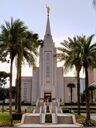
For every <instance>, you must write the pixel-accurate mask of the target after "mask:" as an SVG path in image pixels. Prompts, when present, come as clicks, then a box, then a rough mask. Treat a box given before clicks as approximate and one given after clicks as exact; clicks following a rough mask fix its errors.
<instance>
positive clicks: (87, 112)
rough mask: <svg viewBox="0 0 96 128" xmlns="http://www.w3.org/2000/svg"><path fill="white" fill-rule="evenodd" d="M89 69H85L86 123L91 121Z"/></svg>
mask: <svg viewBox="0 0 96 128" xmlns="http://www.w3.org/2000/svg"><path fill="white" fill-rule="evenodd" d="M87 69H88V68H86V67H85V89H86V114H87V116H86V121H88V120H90V103H89V102H90V101H89V99H90V96H89V89H88V70H87Z"/></svg>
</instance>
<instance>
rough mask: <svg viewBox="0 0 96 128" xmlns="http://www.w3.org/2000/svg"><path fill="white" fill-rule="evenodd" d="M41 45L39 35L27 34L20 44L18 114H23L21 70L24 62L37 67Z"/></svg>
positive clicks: (28, 32)
mask: <svg viewBox="0 0 96 128" xmlns="http://www.w3.org/2000/svg"><path fill="white" fill-rule="evenodd" d="M39 45H40V40H38V34H36V33H32V32H30V31H27V32H26V35H25V38H24V40H23V41H22V42H21V43H20V44H19V47H18V53H17V104H18V106H17V112H18V113H20V112H21V70H22V62H23V61H24V60H26V61H27V62H28V64H29V65H35V63H36V56H37V53H38V52H37V48H38V46H39Z"/></svg>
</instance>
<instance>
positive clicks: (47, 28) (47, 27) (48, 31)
mask: <svg viewBox="0 0 96 128" xmlns="http://www.w3.org/2000/svg"><path fill="white" fill-rule="evenodd" d="M46 8H47V25H46V33H45V35H51V30H50V21H49V14H50V7H49V6H46Z"/></svg>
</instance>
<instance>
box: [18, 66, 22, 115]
mask: <svg viewBox="0 0 96 128" xmlns="http://www.w3.org/2000/svg"><path fill="white" fill-rule="evenodd" d="M19 73H20V74H19V99H18V100H19V104H18V113H21V65H20V72H19Z"/></svg>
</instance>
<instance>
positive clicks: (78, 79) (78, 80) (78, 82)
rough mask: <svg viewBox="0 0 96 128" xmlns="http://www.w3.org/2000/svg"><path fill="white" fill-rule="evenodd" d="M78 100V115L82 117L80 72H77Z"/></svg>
mask: <svg viewBox="0 0 96 128" xmlns="http://www.w3.org/2000/svg"><path fill="white" fill-rule="evenodd" d="M77 99H78V101H77V102H78V103H77V105H78V108H77V109H78V115H80V78H79V71H78V70H77Z"/></svg>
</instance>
